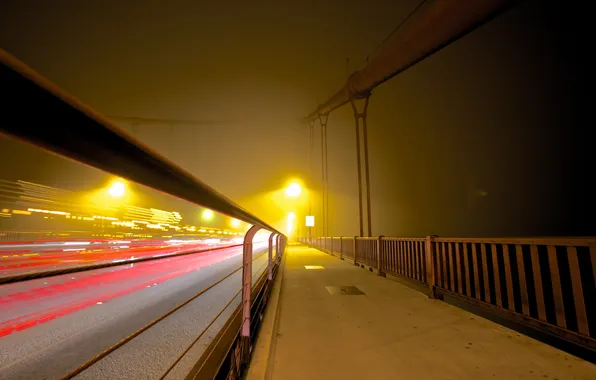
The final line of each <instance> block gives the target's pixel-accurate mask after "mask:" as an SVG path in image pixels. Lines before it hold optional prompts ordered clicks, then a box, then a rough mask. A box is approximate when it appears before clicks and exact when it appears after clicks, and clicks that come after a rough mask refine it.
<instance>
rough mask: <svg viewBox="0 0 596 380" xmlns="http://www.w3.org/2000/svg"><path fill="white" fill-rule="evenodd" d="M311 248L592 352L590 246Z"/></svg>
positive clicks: (554, 242) (384, 241)
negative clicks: (411, 282) (404, 279)
mask: <svg viewBox="0 0 596 380" xmlns="http://www.w3.org/2000/svg"><path fill="white" fill-rule="evenodd" d="M328 241H333V242H335V241H339V242H340V243H339V244H333V245H329V244H326V242H328ZM303 242H305V243H306V241H303ZM312 245H313V246H314V247H315V248H317V249H320V250H323V251H325V252H328V253H330V254H333V255H337V256H339V257H340V258H342V259H345V258H349V259H351V260H353V263H354V265H358V266H367V267H369V268H370V269H375V270H376V271H377V273H378V274H379V275H381V276H385V275H387V274H390V275H394V276H398V277H403V278H406V279H408V280H409V281H413V282H415V283H418V284H419V285H423V286H425V287H426V289H427V293H428V294H429V296H430V297H431V298H439V299H442V297H443V296H444V295H447V296H451V297H454V298H456V299H458V300H461V301H465V302H468V303H471V304H473V305H475V306H479V307H482V308H484V309H486V310H488V311H490V312H493V313H496V314H498V315H499V316H502V317H506V318H509V319H512V320H515V321H517V322H520V323H523V324H525V325H527V326H530V327H533V328H536V329H539V330H541V331H544V332H547V333H549V334H552V335H556V336H558V337H561V338H563V339H566V340H568V341H571V342H573V343H576V344H579V345H582V346H584V347H588V348H590V349H593V350H594V349H596V302H595V301H596V238H592V237H590V238H574V237H573V238H486V239H484V238H440V237H436V236H427V237H421V238H397V237H384V236H379V237H374V238H371V237H334V238H325V237H323V238H314V239H313V244H312Z"/></svg>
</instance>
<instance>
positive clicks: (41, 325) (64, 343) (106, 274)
mask: <svg viewBox="0 0 596 380" xmlns="http://www.w3.org/2000/svg"><path fill="white" fill-rule="evenodd" d="M186 248H189V247H186ZM192 248H193V249H197V247H192ZM169 249H177V250H178V251H179V250H180V247H169ZM166 251H167V249H166V248H163V247H162V248H161V249H160V248H157V247H153V248H151V249H147V250H142V251H141V252H137V253H138V256H136V257H140V256H142V255H163V254H168V253H171V252H172V251H171V250H170V251H167V252H166ZM253 251H254V252H255V254H254V255H253V257H254V260H255V261H254V263H253V280H256V278H258V276H259V275H260V274H261V273H263V271H264V270H265V268H266V263H267V258H266V256H267V255H266V254H262V253H263V252H265V251H266V243H265V242H262V243H255V244H254V249H253ZM129 254H130V251H126V252H124V251H120V252H118V251H116V252H103V253H101V254H100V253H97V257H96V256H92V257H89V256H87V254H84V253H82V252H75V253H68V254H67V255H62V256H61V257H60V258H55V257H54V258H48V257H45V255H40V256H35V257H27V258H26V259H24V258H22V257H21V259H20V260H21V261H22V262H21V263H20V264H21V265H26V264H27V263H26V262H27V261H29V260H31V262H30V263H36V264H38V261H39V262H42V261H44V260H45V261H49V262H46V263H45V264H44V265H45V266H44V265H41V266H40V265H37V266H35V270H37V269H39V268H49V267H53V266H59V265H60V264H59V263H57V262H56V261H55V260H58V261H59V260H61V259H62V260H64V259H65V258H66V257H68V258H69V259H68V260H75V261H76V260H79V261H80V260H92V261H93V262H98V261H100V260H104V261H106V262H107V261H110V260H112V261H113V260H121V259H122V258H123V257H130V256H128V255H129ZM76 255H78V256H86V257H85V258H84V259H83V258H78V257H77V256H76ZM107 255H111V256H110V257H108V256H107ZM4 259H6V258H4ZM15 260H16V258H13V257H11V261H12V264H10V265H16V261H15ZM79 261H77V262H75V263H74V264H73V263H69V262H65V263H64V265H80V262H79ZM241 263H242V247H240V246H234V247H227V248H221V249H217V250H212V251H203V252H197V253H192V254H189V255H184V256H178V257H166V258H159V259H157V260H150V261H144V262H139V263H133V264H126V265H118V266H113V267H108V268H102V269H95V270H90V271H84V272H76V273H72V274H67V275H60V276H53V277H47V278H40V279H35V280H29V281H24V282H17V283H13V284H5V285H0V335H3V337H0V363H1V364H0V378H1V379H60V378H63V376H64V375H66V374H68V373H71V372H72V371H74V370H75V369H77V368H78V367H79V366H81V365H83V364H84V363H86V362H88V361H89V360H91V359H92V358H93V357H94V356H96V355H97V354H99V353H101V352H103V351H104V350H106V349H108V348H110V347H112V346H113V345H115V344H116V343H117V342H119V341H120V340H121V339H123V338H125V337H127V336H129V335H131V334H132V333H134V332H135V331H137V330H139V329H140V328H142V327H144V326H146V325H147V324H149V323H150V322H152V321H154V320H155V319H156V318H159V317H161V316H162V315H164V314H166V313H167V312H168V311H170V310H172V309H173V308H175V307H176V306H178V305H180V304H181V303H183V302H185V301H187V300H188V299H190V298H191V297H193V296H195V295H197V294H198V293H199V292H201V291H202V290H205V289H206V288H208V287H209V286H211V285H213V284H215V283H217V282H218V281H220V280H221V279H222V278H224V277H226V276H227V275H228V274H232V273H233V274H232V275H231V276H229V277H227V278H226V279H224V280H223V281H221V282H220V283H219V284H217V285H215V286H214V287H212V288H211V289H209V290H207V291H206V292H205V293H203V294H201V295H200V296H199V297H197V298H196V299H194V300H193V301H191V302H190V303H188V304H187V305H185V306H184V307H182V308H181V309H180V310H178V311H176V312H174V313H173V314H172V315H170V316H168V317H167V318H166V319H164V320H162V321H160V322H159V323H157V324H156V325H155V326H153V327H151V328H150V329H148V330H146V331H144V332H143V333H141V334H140V335H138V336H136V337H135V338H133V339H132V340H131V341H129V342H128V343H126V344H124V345H123V346H121V347H119V348H118V349H116V350H115V351H113V352H112V353H110V354H109V355H107V356H106V357H104V358H102V359H101V360H99V361H97V362H96V363H95V364H94V365H92V366H90V367H89V368H88V369H86V370H84V371H82V372H81V373H80V374H78V375H77V376H76V377H75V378H76V379H98V378H102V379H103V378H109V379H131V378H134V379H159V378H162V376H164V374H166V372H167V371H168V369H170V367H172V368H171V372H169V373H168V375H167V376H166V377H163V378H168V379H176V378H180V377H182V376H184V375H185V374H186V373H187V372H188V371H189V370H190V368H192V366H193V365H194V363H195V362H196V360H197V359H198V357H199V356H200V355H201V353H202V352H203V350H204V349H205V347H206V345H208V344H209V342H210V340H211V339H212V338H213V336H214V335H215V334H216V333H217V331H218V330H219V328H220V327H221V326H222V325H223V323H224V322H225V320H226V319H227V318H228V317H229V316H230V315H231V313H232V311H233V309H234V308H235V307H236V306H237V305H238V304H239V303H240V296H239V290H240V288H241V278H242V271H241V270H239V268H241ZM5 264H7V263H6V262H5V261H4V260H3V261H0V266H2V265H5ZM22 269H23V267H21V268H18V267H12V268H10V269H4V270H5V271H7V272H8V273H9V274H11V273H13V272H14V271H19V270H22ZM31 269H32V268H31V267H26V270H28V271H30V270H31ZM226 306H227V307H226ZM222 310H224V311H223V312H222ZM220 312H222V314H221V315H220V316H219V318H217V320H216V321H215V322H214V323H213V324H212V325H211V326H210V327H209V324H210V323H211V322H212V321H213V320H214V318H215V317H216V316H217V315H218V314H219V313H220ZM202 332H204V335H203V336H202V338H201V339H199V340H198V341H197V342H196V344H194V345H192V348H191V349H190V351H189V352H188V354H187V355H185V356H184V357H183V358H182V359H181V360H180V361H179V362H178V363H177V364H176V365H175V366H173V364H174V363H175V361H176V359H177V358H179V357H180V356H181V354H182V353H183V352H184V351H185V350H186V349H187V348H188V347H189V346H191V344H192V343H193V341H194V340H195V339H196V337H197V336H199V335H200V334H201V333H202Z"/></svg>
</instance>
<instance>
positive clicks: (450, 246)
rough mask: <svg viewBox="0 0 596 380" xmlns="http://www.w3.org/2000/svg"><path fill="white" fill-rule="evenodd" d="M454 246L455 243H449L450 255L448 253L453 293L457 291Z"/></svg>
mask: <svg viewBox="0 0 596 380" xmlns="http://www.w3.org/2000/svg"><path fill="white" fill-rule="evenodd" d="M453 244H455V243H447V245H448V246H449V251H448V252H449V253H448V260H449V277H450V280H451V289H450V290H451V291H452V292H456V290H455V268H454V264H455V263H454V261H455V260H454V259H453Z"/></svg>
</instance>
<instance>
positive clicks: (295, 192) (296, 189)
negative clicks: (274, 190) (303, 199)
mask: <svg viewBox="0 0 596 380" xmlns="http://www.w3.org/2000/svg"><path fill="white" fill-rule="evenodd" d="M300 193H302V187H301V186H300V184H298V183H297V182H292V183H291V184H290V186H288V187H287V188H286V195H287V196H288V197H292V198H296V197H297V196H299V195H300Z"/></svg>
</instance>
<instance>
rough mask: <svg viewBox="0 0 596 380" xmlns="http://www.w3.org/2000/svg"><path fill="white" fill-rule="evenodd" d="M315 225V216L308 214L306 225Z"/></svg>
mask: <svg viewBox="0 0 596 380" xmlns="http://www.w3.org/2000/svg"><path fill="white" fill-rule="evenodd" d="M314 226H315V217H314V216H312V215H307V216H306V227H314Z"/></svg>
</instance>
